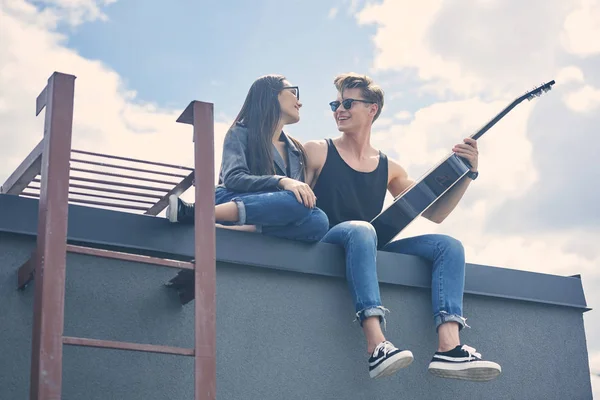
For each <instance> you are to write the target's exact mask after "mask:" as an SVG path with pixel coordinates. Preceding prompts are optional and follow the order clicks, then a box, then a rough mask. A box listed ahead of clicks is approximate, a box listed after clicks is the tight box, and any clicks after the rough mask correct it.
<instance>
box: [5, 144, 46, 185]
mask: <svg viewBox="0 0 600 400" xmlns="http://www.w3.org/2000/svg"><path fill="white" fill-rule="evenodd" d="M43 149H44V139H42V140H41V141H40V142H39V143H38V144H37V146H35V147H34V148H33V150H32V151H31V153H29V155H28V156H27V157H25V160H23V162H22V163H21V165H19V166H18V167H17V169H16V170H15V171H14V172H13V173H12V174H11V175H10V176H9V177H8V179H7V180H6V182H4V184H3V185H2V187H0V193H4V194H19V193H21V192H22V191H23V189H25V188H26V187H27V185H29V183H30V182H31V181H32V180H33V178H35V177H36V176H37V175H38V174H39V173H40V170H41V165H42V150H43Z"/></svg>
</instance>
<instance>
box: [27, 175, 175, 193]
mask: <svg viewBox="0 0 600 400" xmlns="http://www.w3.org/2000/svg"><path fill="white" fill-rule="evenodd" d="M71 180H73V181H80V182H89V183H99V184H101V185H108V186H119V187H126V188H132V189H141V190H151V191H154V192H161V193H164V192H165V191H166V190H167V189H166V188H159V187H156V186H144V185H134V184H131V183H122V182H112V181H105V180H103V179H92V178H82V177H80V176H72V177H71ZM32 182H36V183H37V182H40V180H39V179H37V178H36V179H33V180H32ZM97 190H103V188H99V189H97Z"/></svg>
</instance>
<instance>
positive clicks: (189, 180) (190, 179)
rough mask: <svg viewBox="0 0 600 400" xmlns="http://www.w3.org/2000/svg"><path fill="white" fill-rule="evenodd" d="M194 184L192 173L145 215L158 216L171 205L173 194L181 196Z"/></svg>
mask: <svg viewBox="0 0 600 400" xmlns="http://www.w3.org/2000/svg"><path fill="white" fill-rule="evenodd" d="M192 182H194V173H193V172H190V174H189V175H188V176H186V177H185V178H183V180H182V181H181V182H179V183H178V184H177V185H175V187H173V189H171V190H169V191H168V192H167V194H165V195H164V196H163V197H161V199H160V200H159V201H157V202H156V204H154V205H153V206H152V207H150V208H149V209H148V211H146V212H145V213H144V214H147V215H158V214H160V212H161V211H162V210H164V209H165V208H166V207H167V205H168V204H169V196H171V195H172V194H174V195H176V196H179V195H181V194H182V193H183V192H185V191H186V190H188V189H189V188H190V186H192Z"/></svg>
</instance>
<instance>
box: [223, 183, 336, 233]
mask: <svg viewBox="0 0 600 400" xmlns="http://www.w3.org/2000/svg"><path fill="white" fill-rule="evenodd" d="M230 201H233V202H235V203H236V205H237V207H238V215H239V219H238V221H237V222H236V223H235V225H256V228H257V230H258V231H259V232H261V233H262V234H264V235H268V236H276V237H281V238H286V239H293V240H299V241H304V242H318V241H319V240H321V238H322V237H323V236H324V235H325V234H326V233H327V230H328V229H329V219H328V218H327V215H326V214H325V213H324V212H323V211H322V210H321V209H319V208H316V207H314V208H308V207H306V206H305V205H304V204H302V203H299V202H298V200H297V199H296V196H295V195H294V194H293V193H292V192H290V191H288V190H281V191H277V192H253V193H239V192H232V191H230V190H228V189H226V188H223V187H218V188H216V190H215V204H216V205H219V204H223V203H227V202H230ZM217 223H220V224H222V225H233V224H231V223H227V222H221V221H217Z"/></svg>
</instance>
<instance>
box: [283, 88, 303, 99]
mask: <svg viewBox="0 0 600 400" xmlns="http://www.w3.org/2000/svg"><path fill="white" fill-rule="evenodd" d="M282 90H289V91H290V92H292V93H293V94H294V96H296V98H297V99H298V100H300V88H299V87H298V86H285V87H284V88H283V89H282Z"/></svg>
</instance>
